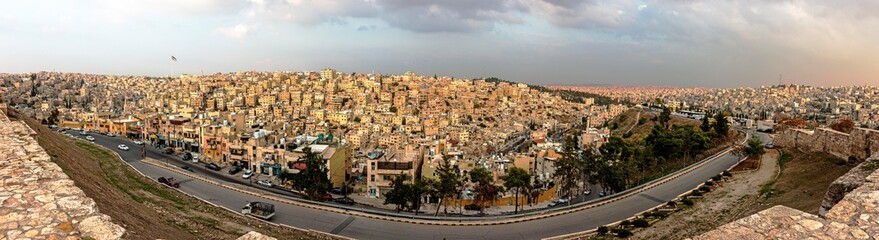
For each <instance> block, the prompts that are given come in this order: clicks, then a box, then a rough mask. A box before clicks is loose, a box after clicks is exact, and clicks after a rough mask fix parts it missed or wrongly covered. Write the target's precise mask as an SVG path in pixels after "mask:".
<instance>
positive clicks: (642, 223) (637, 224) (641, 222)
mask: <svg viewBox="0 0 879 240" xmlns="http://www.w3.org/2000/svg"><path fill="white" fill-rule="evenodd" d="M632 225H634V226H635V227H639V228H646V227H649V226H650V222H647V220H645V219H641V218H639V219H635V221H632Z"/></svg>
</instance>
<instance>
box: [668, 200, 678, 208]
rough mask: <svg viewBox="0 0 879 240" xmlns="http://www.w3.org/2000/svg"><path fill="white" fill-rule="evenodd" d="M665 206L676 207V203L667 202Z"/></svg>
mask: <svg viewBox="0 0 879 240" xmlns="http://www.w3.org/2000/svg"><path fill="white" fill-rule="evenodd" d="M665 205H668V206H669V207H674V206H677V205H678V203H676V202H675V201H668V203H666V204H665Z"/></svg>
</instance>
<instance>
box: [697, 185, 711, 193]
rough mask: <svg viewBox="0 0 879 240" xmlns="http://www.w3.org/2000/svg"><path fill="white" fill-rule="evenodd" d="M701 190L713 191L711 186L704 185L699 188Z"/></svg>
mask: <svg viewBox="0 0 879 240" xmlns="http://www.w3.org/2000/svg"><path fill="white" fill-rule="evenodd" d="M699 191H703V192H710V191H711V187H709V186H702V187H700V188H699Z"/></svg>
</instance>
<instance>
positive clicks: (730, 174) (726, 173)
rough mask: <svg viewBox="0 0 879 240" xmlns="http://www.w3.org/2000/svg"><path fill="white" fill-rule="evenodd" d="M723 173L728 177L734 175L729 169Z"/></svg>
mask: <svg viewBox="0 0 879 240" xmlns="http://www.w3.org/2000/svg"><path fill="white" fill-rule="evenodd" d="M721 175H723V176H727V177H732V173H730V172H729V171H723V173H722V174H721Z"/></svg>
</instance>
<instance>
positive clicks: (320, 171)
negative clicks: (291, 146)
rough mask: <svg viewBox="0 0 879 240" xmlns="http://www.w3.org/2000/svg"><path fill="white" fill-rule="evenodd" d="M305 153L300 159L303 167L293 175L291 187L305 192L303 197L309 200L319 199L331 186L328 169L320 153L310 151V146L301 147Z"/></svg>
mask: <svg viewBox="0 0 879 240" xmlns="http://www.w3.org/2000/svg"><path fill="white" fill-rule="evenodd" d="M302 151H303V152H305V155H304V156H302V158H300V161H302V162H303V163H305V169H304V170H302V171H300V172H299V173H298V174H296V175H294V177H293V181H294V182H293V187H294V188H295V189H297V190H300V191H303V192H305V197H306V198H308V199H311V200H320V199H322V198H323V197H324V194H326V192H327V191H329V190H330V188H331V187H332V183H331V182H330V179H329V177H328V175H327V173H328V172H329V170H328V169H327V165H326V164H325V162H324V160H323V157H321V155H319V154H317V153H315V152H312V151H311V148H310V147H306V148H304V149H302Z"/></svg>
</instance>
